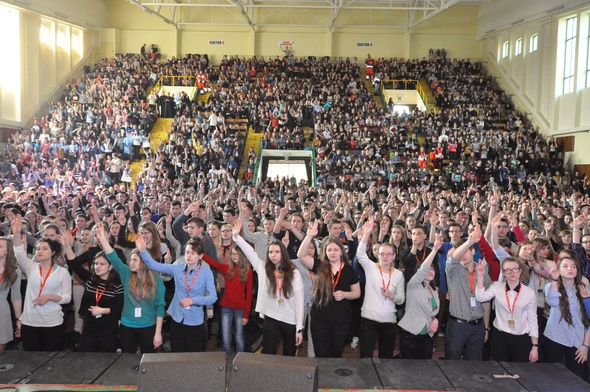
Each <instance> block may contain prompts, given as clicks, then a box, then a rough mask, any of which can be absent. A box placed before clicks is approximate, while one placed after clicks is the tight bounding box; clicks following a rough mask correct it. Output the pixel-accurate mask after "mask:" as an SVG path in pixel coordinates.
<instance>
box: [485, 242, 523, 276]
mask: <svg viewBox="0 0 590 392" xmlns="http://www.w3.org/2000/svg"><path fill="white" fill-rule="evenodd" d="M521 234H522V233H521ZM479 250H481V254H482V255H483V258H484V259H485V260H486V262H487V263H488V265H489V266H490V273H489V275H490V279H491V280H492V282H497V281H498V278H499V277H500V261H499V260H498V258H497V257H496V254H495V253H494V250H493V249H492V247H491V246H490V244H489V243H488V241H487V240H486V239H485V237H484V236H483V235H482V236H481V239H480V240H479Z"/></svg>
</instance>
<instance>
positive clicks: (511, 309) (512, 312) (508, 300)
mask: <svg viewBox="0 0 590 392" xmlns="http://www.w3.org/2000/svg"><path fill="white" fill-rule="evenodd" d="M506 288H507V289H508V286H506ZM519 295H520V290H518V293H516V297H514V302H513V303H512V306H510V299H509V298H508V290H506V305H507V306H508V312H509V313H510V314H514V307H515V306H516V300H517V299H518V296H519Z"/></svg>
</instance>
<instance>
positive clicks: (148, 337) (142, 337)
mask: <svg viewBox="0 0 590 392" xmlns="http://www.w3.org/2000/svg"><path fill="white" fill-rule="evenodd" d="M155 333H156V325H155V324H154V325H152V326H151V327H145V328H129V327H126V326H124V325H122V324H121V328H120V329H119V339H120V341H121V350H122V351H123V352H124V353H132V354H135V353H136V352H137V347H139V350H140V351H141V353H142V354H146V353H155V352H156V349H155V348H154V334H155Z"/></svg>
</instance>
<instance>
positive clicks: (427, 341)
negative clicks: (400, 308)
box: [399, 328, 434, 359]
mask: <svg viewBox="0 0 590 392" xmlns="http://www.w3.org/2000/svg"><path fill="white" fill-rule="evenodd" d="M399 348H400V352H401V355H402V358H403V359H432V349H433V348H434V339H433V338H432V337H431V336H430V335H429V334H427V333H426V334H424V335H414V334H413V333H410V332H408V331H406V330H405V329H403V328H400V329H399Z"/></svg>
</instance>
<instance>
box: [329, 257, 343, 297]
mask: <svg viewBox="0 0 590 392" xmlns="http://www.w3.org/2000/svg"><path fill="white" fill-rule="evenodd" d="M343 266H344V263H343V262H340V269H339V270H338V275H337V276H336V281H334V275H332V271H331V270H330V278H332V287H333V288H334V290H336V286H338V282H340V276H341V275H342V267H343Z"/></svg>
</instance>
